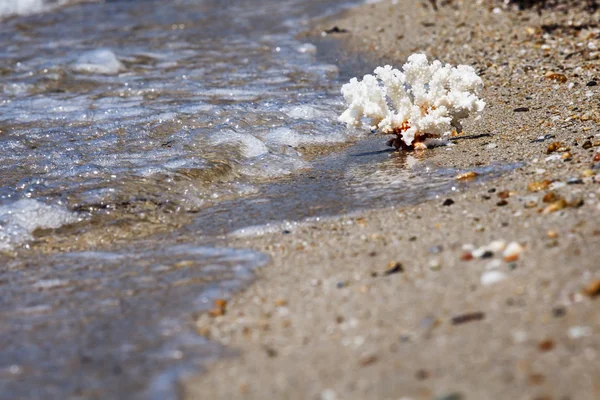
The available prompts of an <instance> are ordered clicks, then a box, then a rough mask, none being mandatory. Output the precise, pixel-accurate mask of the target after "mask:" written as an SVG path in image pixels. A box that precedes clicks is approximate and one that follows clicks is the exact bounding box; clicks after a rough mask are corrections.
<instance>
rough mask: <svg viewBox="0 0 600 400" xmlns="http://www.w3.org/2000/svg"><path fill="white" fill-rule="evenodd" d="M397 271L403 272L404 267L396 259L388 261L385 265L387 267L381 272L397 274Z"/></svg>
mask: <svg viewBox="0 0 600 400" xmlns="http://www.w3.org/2000/svg"><path fill="white" fill-rule="evenodd" d="M399 272H404V267H403V266H402V263H399V262H397V261H390V262H389V263H388V265H387V269H386V270H385V272H384V273H383V274H384V275H392V274H397V273H399Z"/></svg>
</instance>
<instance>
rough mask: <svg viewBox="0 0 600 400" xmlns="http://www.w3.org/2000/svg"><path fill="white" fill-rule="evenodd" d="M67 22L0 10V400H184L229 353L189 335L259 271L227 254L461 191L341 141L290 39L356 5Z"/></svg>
mask: <svg viewBox="0 0 600 400" xmlns="http://www.w3.org/2000/svg"><path fill="white" fill-rule="evenodd" d="M66 3H67V2H65V1H49V2H48V1H47V2H43V1H41V0H0V265H2V267H0V316H1V317H2V322H3V323H2V324H0V399H15V398H61V399H68V398H98V399H100V398H102V399H105V398H115V399H117V398H126V399H135V398H155V399H169V398H176V397H177V381H178V379H179V378H181V377H182V376H185V375H186V374H189V373H193V372H197V371H198V369H199V368H200V367H201V366H202V364H203V363H204V362H205V361H206V360H207V359H210V358H212V357H220V356H223V355H224V354H225V353H226V352H225V351H224V349H222V348H221V347H219V346H218V345H216V344H214V343H210V342H207V341H206V340H205V339H203V338H202V337H200V336H198V335H196V333H195V331H194V328H193V320H194V316H195V315H197V314H198V313H200V312H202V311H205V310H206V309H207V308H208V307H210V304H211V301H212V300H213V299H214V298H217V297H226V296H227V295H228V294H229V293H230V292H231V291H234V290H236V289H238V288H240V287H241V286H243V285H245V284H247V283H248V282H250V281H251V279H252V271H253V270H254V269H255V268H257V267H260V266H262V265H265V264H266V263H267V262H268V258H267V257H266V256H265V255H263V254H259V253H257V252H253V251H249V250H242V249H232V248H227V247H224V244H225V243H226V241H223V240H222V237H223V235H228V234H230V233H231V232H236V234H240V232H242V231H243V230H244V229H246V234H259V233H261V232H265V231H274V230H277V229H282V230H284V229H288V228H289V229H293V226H294V224H295V223H296V222H297V221H301V220H303V219H306V218H311V217H319V216H328V215H338V214H341V213H348V212H352V211H355V210H358V209H363V208H375V207H384V206H390V205H395V204H399V203H402V204H406V203H415V202H419V201H423V200H424V199H427V198H431V197H433V196H437V195H439V194H440V193H444V192H447V191H451V190H452V189H453V188H456V187H455V186H456V183H455V182H454V180H453V176H454V174H455V173H456V171H448V170H440V169H438V168H435V167H433V166H430V165H428V163H427V161H426V159H425V160H420V159H417V158H415V156H412V155H407V154H392V153H390V151H389V150H388V149H387V148H386V147H385V140H384V139H382V138H374V139H372V138H366V137H363V136H364V132H363V131H360V130H357V131H347V130H346V129H345V128H344V127H342V126H340V125H339V124H338V123H337V122H336V120H337V116H338V115H339V113H340V112H341V110H342V104H341V96H340V95H339V88H340V86H341V84H342V82H341V79H340V78H339V70H338V67H337V66H334V65H332V64H330V63H327V62H325V61H322V58H318V57H317V55H316V54H315V51H316V48H315V47H314V46H313V45H311V44H306V43H303V42H302V41H300V40H298V39H296V38H295V36H296V34H297V33H298V32H300V31H301V30H302V29H303V28H304V27H305V26H306V22H307V21H308V19H309V18H312V17H316V16H323V15H325V14H326V13H330V12H335V11H336V10H339V9H340V8H341V7H343V6H347V5H349V4H351V3H352V2H351V1H347V2H339V1H334V0H218V1H217V0H178V1H169V2H166V1H162V0H139V1H125V0H123V1H118V0H116V1H106V2H79V1H72V2H69V3H70V6H65V7H62V6H63V5H64V4H66ZM73 3H77V4H73ZM323 43H325V42H323ZM323 43H321V44H323ZM326 48H327V47H326ZM328 49H329V50H331V51H332V52H333V51H334V50H333V49H332V48H331V47H329V48H328ZM320 51H322V50H320ZM358 64H360V62H358V63H357V65H358ZM364 72H366V71H362V70H361V71H356V75H360V74H362V73H364ZM344 79H345V78H344ZM349 141H350V142H353V143H354V145H353V146H350V147H347V146H339V145H340V144H345V143H347V142H349ZM326 145H329V146H338V147H339V149H336V148H334V150H335V151H333V152H332V153H329V155H326V156H320V157H309V156H307V154H308V153H310V151H311V149H312V150H314V147H315V146H326ZM480 172H481V173H482V174H483V175H486V174H487V175H489V174H492V175H493V174H495V173H499V172H502V168H496V167H494V168H488V169H482V170H481V171H480ZM282 221H289V222H287V223H285V224H283V225H281V223H282ZM257 226H258V228H257ZM248 227H254V228H248ZM283 227H286V228H283ZM249 232H250V233H249Z"/></svg>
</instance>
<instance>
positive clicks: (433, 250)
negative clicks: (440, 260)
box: [427, 244, 444, 254]
mask: <svg viewBox="0 0 600 400" xmlns="http://www.w3.org/2000/svg"><path fill="white" fill-rule="evenodd" d="M443 250H444V247H443V246H441V245H439V244H437V245H435V246H431V247H430V248H428V249H427V251H429V252H430V253H431V254H439V253H441V252H442V251H443Z"/></svg>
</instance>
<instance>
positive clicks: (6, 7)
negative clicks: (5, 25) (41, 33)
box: [0, 0, 68, 17]
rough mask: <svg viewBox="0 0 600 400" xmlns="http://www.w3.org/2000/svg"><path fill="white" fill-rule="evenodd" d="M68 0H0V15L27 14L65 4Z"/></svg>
mask: <svg viewBox="0 0 600 400" xmlns="http://www.w3.org/2000/svg"><path fill="white" fill-rule="evenodd" d="M67 2H68V0H0V17H8V16H11V15H28V14H35V13H39V12H43V11H48V10H51V9H53V8H55V7H59V6H62V5H65V4H66V3H67Z"/></svg>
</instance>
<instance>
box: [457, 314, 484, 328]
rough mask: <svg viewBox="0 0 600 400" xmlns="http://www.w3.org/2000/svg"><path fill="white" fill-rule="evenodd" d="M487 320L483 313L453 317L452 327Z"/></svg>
mask: <svg viewBox="0 0 600 400" xmlns="http://www.w3.org/2000/svg"><path fill="white" fill-rule="evenodd" d="M484 318H485V314H484V313H482V312H481V311H477V312H472V313H467V314H461V315H456V316H454V317H452V325H460V324H464V323H466V322H471V321H481V320H482V319H484Z"/></svg>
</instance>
